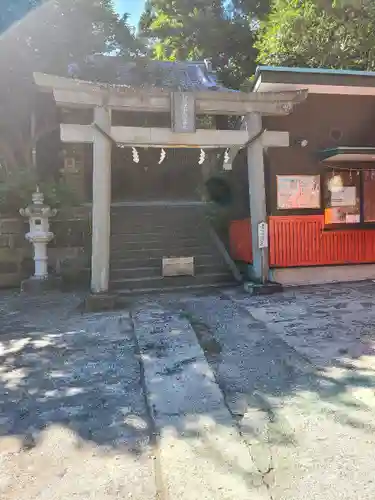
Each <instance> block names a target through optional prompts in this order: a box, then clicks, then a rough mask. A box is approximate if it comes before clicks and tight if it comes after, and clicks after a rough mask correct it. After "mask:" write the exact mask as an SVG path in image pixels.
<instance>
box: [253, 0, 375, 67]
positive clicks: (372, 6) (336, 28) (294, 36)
mask: <svg viewBox="0 0 375 500" xmlns="http://www.w3.org/2000/svg"><path fill="white" fill-rule="evenodd" d="M374 47H375V2H374V1H373V0H337V1H336V2H334V3H331V1H328V0H273V3H272V8H271V12H270V14H269V16H268V17H267V18H266V20H265V21H264V22H262V24H261V29H260V31H259V35H258V41H257V43H256V48H257V49H258V50H259V56H258V61H259V62H260V63H262V64H268V65H282V66H302V67H304V66H309V67H327V68H345V69H361V70H370V69H374V68H375V59H374Z"/></svg>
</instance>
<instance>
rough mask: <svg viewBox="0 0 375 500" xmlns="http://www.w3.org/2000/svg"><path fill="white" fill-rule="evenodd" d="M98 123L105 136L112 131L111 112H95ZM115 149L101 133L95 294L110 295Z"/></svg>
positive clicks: (96, 162) (96, 164) (97, 139)
mask: <svg viewBox="0 0 375 500" xmlns="http://www.w3.org/2000/svg"><path fill="white" fill-rule="evenodd" d="M94 122H95V123H97V124H98V125H99V127H100V128H101V129H103V130H104V131H105V132H107V133H110V131H111V112H110V110H108V109H107V108H105V107H98V108H95V110H94ZM111 149H112V144H111V142H110V140H109V139H108V138H107V137H105V135H103V134H102V133H100V132H99V131H98V130H96V131H95V136H94V144H93V155H94V158H93V190H92V191H93V193H92V260H91V291H92V292H93V293H105V292H108V285H109V257H110V234H111V228H110V223H111Z"/></svg>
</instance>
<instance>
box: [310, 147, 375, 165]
mask: <svg viewBox="0 0 375 500" xmlns="http://www.w3.org/2000/svg"><path fill="white" fill-rule="evenodd" d="M318 155H319V158H320V159H321V161H322V162H323V163H349V162H357V163H369V162H374V161H375V147H352V146H340V147H337V148H330V149H324V150H322V151H319V152H318Z"/></svg>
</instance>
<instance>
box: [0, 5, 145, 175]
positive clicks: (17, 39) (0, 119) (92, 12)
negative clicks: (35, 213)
mask: <svg viewBox="0 0 375 500" xmlns="http://www.w3.org/2000/svg"><path fill="white" fill-rule="evenodd" d="M2 2H5V5H4V6H3V3H2V8H3V11H2V22H3V26H10V27H9V28H8V29H7V30H5V31H4V32H3V33H2V34H1V35H0V67H1V81H0V157H1V160H2V163H5V164H6V165H7V166H8V167H9V168H13V167H14V166H20V167H25V166H27V164H28V163H30V151H31V147H32V138H31V135H30V115H31V112H32V110H33V109H35V99H36V98H37V94H38V90H37V89H36V88H35V86H34V85H33V72H36V71H39V72H45V73H52V74H61V75H67V69H68V66H69V64H70V63H72V62H75V63H78V64H79V63H80V62H82V61H83V60H85V59H86V58H87V57H88V56H90V55H93V54H98V53H107V52H113V51H116V52H118V53H119V54H122V55H123V56H124V57H125V56H127V57H129V58H130V57H133V56H134V55H136V54H137V52H138V51H139V50H140V45H139V42H138V41H137V40H136V39H135V36H134V34H133V33H132V32H131V30H130V28H129V27H128V26H127V24H126V16H124V17H123V18H121V19H120V18H119V17H118V16H117V14H116V13H115V11H114V8H113V5H112V1H111V0H47V1H43V0H41V1H40V5H39V6H36V2H33V1H29V2H26V1H25V0H23V1H22V2H21V0H2ZM7 6H8V7H7ZM15 7H17V9H15V10H14V8H15ZM21 7H22V8H21ZM22 9H23V10H22ZM27 9H29V10H28V12H27V14H26V11H27ZM16 12H17V15H16V14H15V13H16ZM22 13H23V14H26V15H24V17H23V19H22V20H20V22H18V23H16V22H14V21H15V20H16V18H17V16H18V17H19V16H20V15H21V14H22ZM12 23H13V24H12ZM44 115H45V116H44V118H45V119H44V121H38V127H37V129H36V137H37V138H38V137H40V136H42V135H43V134H45V133H46V132H48V131H49V130H50V128H51V127H53V126H56V118H55V116H54V113H53V107H51V113H50V115H49V113H48V110H47V109H45V110H44ZM47 117H49V118H50V120H48V119H46V118H47Z"/></svg>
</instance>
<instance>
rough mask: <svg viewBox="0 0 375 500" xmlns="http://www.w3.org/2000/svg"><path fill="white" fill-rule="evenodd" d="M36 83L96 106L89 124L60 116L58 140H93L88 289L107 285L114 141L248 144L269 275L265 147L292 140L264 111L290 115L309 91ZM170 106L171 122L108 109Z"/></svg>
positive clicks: (261, 267) (259, 258)
mask: <svg viewBox="0 0 375 500" xmlns="http://www.w3.org/2000/svg"><path fill="white" fill-rule="evenodd" d="M34 79H35V83H36V84H37V85H38V86H39V87H40V88H41V90H43V91H48V92H52V93H53V96H54V99H55V101H56V104H57V105H58V106H61V107H65V108H66V107H68V108H69V107H75V108H93V110H94V121H93V123H92V124H91V125H76V124H61V140H62V141H63V142H67V143H92V144H93V199H92V263H91V290H92V292H93V293H96V294H99V293H105V292H108V287H109V260H110V222H111V221H110V212H111V148H112V143H113V142H115V143H118V144H122V145H127V146H130V147H132V146H145V147H146V146H147V147H158V148H176V147H186V148H202V149H208V148H234V149H233V151H236V150H239V149H241V148H244V147H246V148H247V152H248V154H247V157H248V176H249V187H250V213H251V221H252V228H251V229H252V247H253V274H254V277H255V278H256V279H258V280H260V281H261V282H265V281H266V280H267V278H268V270H269V266H268V249H265V248H259V247H260V246H261V245H259V241H258V228H259V224H261V223H262V222H266V220H267V211H266V192H265V185H264V163H263V149H264V148H268V147H288V146H289V133H288V132H273V131H265V130H263V128H262V115H288V114H289V113H291V112H292V110H293V107H294V105H295V104H298V103H300V102H302V101H304V100H305V99H306V97H307V92H306V91H303V90H302V91H290V92H289V91H288V92H283V93H278V92H269V93H268V92H267V93H259V92H257V93H243V92H214V91H199V92H175V91H172V90H166V89H157V88H151V89H133V88H128V87H124V86H116V85H109V84H101V83H93V82H88V81H82V80H73V79H70V78H64V77H58V76H54V75H46V74H41V73H36V74H35V75H34ZM112 110H122V111H133V112H137V111H138V112H153V113H161V112H167V113H171V118H172V120H171V123H172V126H171V128H149V127H122V126H117V127H116V126H112V123H111V111H112ZM196 114H200V115H228V116H231V115H237V116H244V117H245V123H246V125H247V126H246V127H245V129H243V128H242V129H241V130H207V129H196V126H195V123H196V120H195V119H196Z"/></svg>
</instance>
